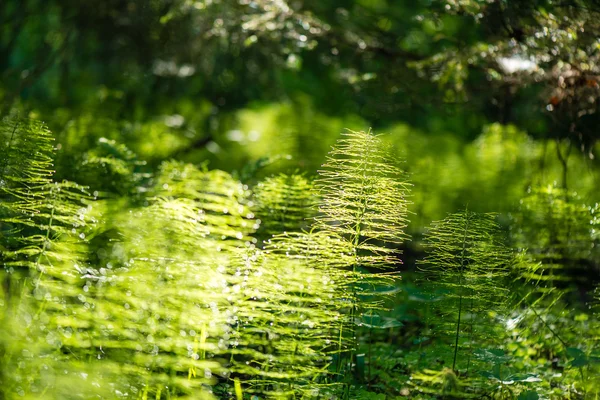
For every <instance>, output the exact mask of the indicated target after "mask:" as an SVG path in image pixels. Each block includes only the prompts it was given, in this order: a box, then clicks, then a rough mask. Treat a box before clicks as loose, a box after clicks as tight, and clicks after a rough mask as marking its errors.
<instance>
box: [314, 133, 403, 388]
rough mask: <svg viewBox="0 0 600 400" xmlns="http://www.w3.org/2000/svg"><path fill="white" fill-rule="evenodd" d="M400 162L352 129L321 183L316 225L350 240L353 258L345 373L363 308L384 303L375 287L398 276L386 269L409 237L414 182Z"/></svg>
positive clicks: (332, 154) (366, 135)
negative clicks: (410, 183)
mask: <svg viewBox="0 0 600 400" xmlns="http://www.w3.org/2000/svg"><path fill="white" fill-rule="evenodd" d="M395 164H396V162H395V160H394V159H393V158H392V154H391V152H390V150H389V149H388V147H386V145H385V143H384V142H383V141H382V140H381V139H380V138H379V137H378V136H375V135H373V134H371V133H370V132H368V133H367V132H353V131H349V132H346V133H345V134H344V137H343V138H342V139H340V140H339V141H338V142H337V145H336V146H334V148H333V149H332V150H331V152H330V153H329V156H328V158H327V162H326V163H325V164H324V165H323V170H321V171H319V175H320V177H319V179H318V180H317V182H316V188H317V190H318V192H319V194H320V196H321V203H320V207H319V211H320V215H319V216H317V218H316V219H315V225H314V227H315V228H316V229H317V230H319V231H321V232H323V233H325V234H330V235H332V236H334V237H339V238H342V239H343V240H345V241H346V242H347V245H348V246H350V249H351V251H350V255H351V258H353V260H351V261H350V260H349V261H350V263H349V264H348V265H347V266H346V267H345V269H346V270H347V271H349V272H350V277H349V279H348V281H347V283H346V288H345V289H344V291H345V292H346V293H350V295H349V296H348V298H349V299H350V304H349V307H348V308H347V313H346V315H345V317H346V318H347V319H348V321H347V322H348V326H349V327H350V329H349V330H348V329H346V330H345V331H343V332H342V334H343V335H344V336H345V337H346V336H347V337H349V338H354V339H351V340H349V341H346V342H347V343H348V345H349V347H347V348H344V349H340V351H341V350H343V353H340V354H339V361H338V365H337V373H338V374H340V375H341V376H344V375H345V376H346V377H349V376H350V375H349V374H348V373H347V372H348V371H349V370H350V369H352V365H353V364H354V363H355V360H354V358H355V355H354V354H355V351H356V348H357V342H356V336H355V327H354V325H360V322H359V321H361V318H360V317H361V313H362V312H363V311H364V310H369V312H371V313H372V310H375V309H378V308H381V298H379V297H377V296H373V293H374V292H376V291H375V290H373V289H374V288H376V287H377V286H381V285H393V280H394V275H393V274H386V273H385V272H381V271H385V270H386V269H387V270H391V269H392V268H393V267H394V265H396V264H397V263H398V262H399V261H400V260H399V259H398V258H397V257H396V255H397V254H398V253H399V250H398V249H397V248H393V246H398V245H399V244H401V243H402V242H403V241H404V240H406V239H407V235H406V234H405V233H404V228H405V227H406V225H407V214H408V200H407V197H408V189H409V184H408V183H407V182H406V180H405V178H404V174H403V172H402V171H401V170H400V169H398V168H397V167H395ZM369 270H371V271H372V270H375V272H369ZM359 298H360V302H359V301H358V299H359ZM345 359H347V360H345ZM355 372H356V371H355ZM359 379H362V378H360V377H359ZM348 389H349V385H348V384H346V385H345V393H344V395H343V396H344V398H347V397H348V396H349V391H348Z"/></svg>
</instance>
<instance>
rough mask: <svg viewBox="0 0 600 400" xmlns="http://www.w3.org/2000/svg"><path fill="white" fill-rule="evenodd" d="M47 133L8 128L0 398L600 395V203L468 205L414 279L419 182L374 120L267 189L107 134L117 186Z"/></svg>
mask: <svg viewBox="0 0 600 400" xmlns="http://www.w3.org/2000/svg"><path fill="white" fill-rule="evenodd" d="M52 140H53V139H52V135H51V133H50V132H49V131H48V130H47V128H46V127H45V125H44V124H42V123H39V122H36V121H31V120H26V119H19V118H7V119H5V120H3V121H2V122H1V125H0V154H2V158H1V159H0V259H1V261H2V265H3V268H2V269H1V270H0V277H1V281H2V290H0V319H1V324H0V359H1V361H2V362H1V363H0V395H1V397H2V398H6V399H13V398H14V399H16V398H29V399H40V398H48V399H75V398H128V399H149V398H153V399H169V398H181V399H183V398H190V399H192V398H193V399H215V398H221V399H229V398H232V399H233V398H235V399H237V400H242V399H262V398H276V399H313V398H314V399H317V398H320V399H379V398H382V399H383V398H386V396H387V398H403V397H407V396H411V397H414V398H422V399H427V398H482V397H488V398H506V399H508V398H511V399H512V398H519V399H538V398H552V399H554V398H556V399H560V398H590V399H591V398H596V397H597V396H598V395H600V386H599V385H598V381H599V380H600V373H599V370H598V363H599V361H600V353H598V348H597V344H598V339H599V338H600V323H599V322H600V320H599V315H598V307H597V305H596V304H597V302H598V295H597V290H598V289H596V292H594V286H595V285H597V284H598V282H579V281H578V280H577V277H576V276H571V274H575V275H576V271H577V268H586V269H588V270H591V271H596V272H598V270H599V268H600V265H599V263H598V262H599V256H598V249H599V245H600V233H599V232H600V226H599V225H600V215H599V213H600V210H599V209H598V205H595V206H586V205H584V204H583V203H582V202H581V201H580V200H578V199H577V198H576V197H575V196H574V195H572V194H570V193H568V192H566V191H561V190H559V189H557V188H553V187H543V188H537V189H532V190H530V191H529V193H528V194H527V196H526V197H525V198H524V199H523V200H522V201H521V204H520V207H519V208H518V210H516V211H515V212H514V213H513V214H512V215H511V218H510V220H509V221H504V222H503V223H500V222H501V221H499V220H498V218H497V217H498V216H497V215H496V214H490V213H487V214H481V213H476V212H472V211H471V210H469V209H468V208H465V209H464V211H462V212H459V213H454V214H451V215H449V216H448V217H447V218H445V219H443V220H440V221H437V222H434V223H433V224H432V225H431V227H430V228H429V229H428V230H427V232H426V233H425V234H424V237H423V239H422V240H421V239H419V238H416V239H415V240H418V241H419V243H420V246H421V247H422V249H423V251H424V253H425V256H424V257H423V258H422V260H421V261H420V262H419V270H418V271H417V272H416V273H414V274H410V273H407V274H406V276H405V277H404V279H405V281H407V282H401V281H400V279H399V278H400V277H399V275H398V272H399V271H400V269H401V265H402V261H401V258H402V248H403V245H404V242H405V241H406V240H408V235H407V234H406V233H405V228H406V226H407V224H408V222H409V219H410V213H409V204H410V202H411V199H410V188H411V185H410V184H409V183H408V180H407V177H406V176H407V175H406V173H404V172H403V171H401V170H400V169H398V168H397V167H396V164H397V163H396V162H395V161H394V160H393V159H392V154H393V153H392V152H391V150H390V148H389V147H388V146H387V145H386V142H385V141H383V140H382V139H381V137H379V136H375V135H373V134H371V133H370V132H369V133H365V132H352V131H349V132H347V133H345V134H344V136H343V138H342V139H340V140H339V141H338V142H337V145H336V146H335V147H334V148H333V150H332V151H331V152H330V155H329V158H328V159H327V161H326V162H325V164H324V165H323V167H322V170H321V171H319V177H318V178H317V179H316V180H314V181H313V180H311V179H309V178H307V177H306V176H303V175H278V176H274V177H270V178H267V179H265V180H263V181H261V182H259V183H257V184H256V185H254V187H252V188H250V187H249V186H247V185H246V184H244V183H242V182H240V181H239V180H237V179H235V178H234V177H233V176H231V175H230V174H228V173H225V172H222V171H219V170H209V169H207V168H206V167H197V166H194V165H191V164H185V163H182V162H178V161H167V162H164V163H163V164H162V165H161V166H160V168H159V169H158V170H157V171H156V172H155V173H152V174H150V173H141V172H140V171H139V170H138V166H139V165H140V164H143V162H141V161H139V160H138V158H137V156H136V155H135V154H133V153H132V152H131V151H129V149H127V148H126V147H125V146H123V145H120V144H118V143H116V142H113V141H110V140H106V139H104V140H103V141H101V143H100V146H99V147H98V148H97V150H94V151H95V153H94V154H90V155H89V156H88V157H87V159H86V160H85V163H84V165H86V166H87V167H89V168H97V167H101V168H103V169H104V171H105V173H106V174H107V175H108V176H112V177H114V180H113V183H112V191H106V192H102V193H99V192H98V191H95V190H94V188H93V187H91V188H87V187H82V186H80V185H77V184H75V183H72V182H67V181H62V182H57V181H55V179H54V178H53V174H54V172H53V170H52V169H53V166H52V162H53V158H54V148H53V143H52ZM505 227H509V228H510V229H509V232H506V231H505V230H504V228H505ZM505 233H509V234H508V235H506V234H505ZM594 293H596V294H594ZM582 337H585V338H586V340H584V341H583V340H581V338H582ZM382 338H384V340H381V339H382Z"/></svg>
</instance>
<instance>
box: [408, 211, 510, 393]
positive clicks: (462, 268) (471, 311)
mask: <svg viewBox="0 0 600 400" xmlns="http://www.w3.org/2000/svg"><path fill="white" fill-rule="evenodd" d="M495 218H496V215H495V214H479V213H474V212H470V211H468V210H466V209H465V211H463V212H461V213H456V214H451V215H449V216H448V217H446V218H445V219H444V220H441V221H436V222H433V223H432V225H431V227H430V228H429V229H428V231H427V232H426V233H425V235H424V241H423V247H424V250H425V252H426V257H425V259H424V260H423V261H422V262H420V270H421V271H422V273H423V276H424V283H425V284H427V285H429V286H430V287H432V288H440V287H442V288H444V289H445V290H446V294H445V296H444V298H443V299H442V300H441V301H439V302H436V303H435V304H434V312H433V313H432V316H431V321H429V323H428V325H430V326H433V332H432V333H433V334H434V335H436V336H438V337H440V338H441V339H442V340H445V348H444V347H440V348H438V349H437V350H439V352H438V353H437V354H436V356H437V358H441V359H444V361H445V362H446V363H447V365H450V364H451V365H452V368H451V371H454V373H455V374H458V373H459V372H463V373H464V374H468V372H469V370H470V369H472V364H473V362H474V361H475V360H473V359H472V357H471V355H472V353H473V352H474V351H475V350H476V349H480V348H482V347H486V346H494V347H495V346H497V345H498V344H499V339H500V338H501V337H502V332H503V331H504V328H503V327H502V326H501V325H500V322H501V319H500V318H498V317H497V316H496V315H497V314H500V315H502V314H503V313H504V306H505V305H506V300H507V298H508V294H509V291H508V288H507V287H506V283H507V282H506V277H507V276H508V273H509V272H510V268H511V265H512V262H513V256H512V252H511V251H510V250H509V249H508V247H506V245H505V244H504V243H503V241H502V236H501V232H500V227H499V226H498V224H497V223H496V221H495ZM500 343H501V342H500ZM448 374H449V372H446V373H444V374H443V376H448ZM429 375H431V374H429ZM434 375H435V374H434ZM424 377H425V376H421V375H419V374H416V375H414V376H413V378H414V381H415V382H416V385H417V388H419V389H420V390H423V391H427V390H428V389H427V388H426V387H425V386H426V385H427V384H428V383H430V382H434V381H435V380H434V381H430V380H429V379H425V378H424ZM419 380H420V383H419ZM421 385H422V386H421ZM452 387H453V389H452V390H455V389H456V388H458V386H457V385H452ZM448 394H449V393H448Z"/></svg>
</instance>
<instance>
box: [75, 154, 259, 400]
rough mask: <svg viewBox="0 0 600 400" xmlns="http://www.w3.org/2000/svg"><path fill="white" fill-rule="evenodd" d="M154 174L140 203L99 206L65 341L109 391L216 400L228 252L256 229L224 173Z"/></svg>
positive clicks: (226, 311)
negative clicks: (92, 259) (91, 261)
mask: <svg viewBox="0 0 600 400" xmlns="http://www.w3.org/2000/svg"><path fill="white" fill-rule="evenodd" d="M155 181H156V185H155V186H156V187H155V188H151V189H150V190H149V193H150V194H151V197H149V198H147V200H146V204H143V206H141V207H136V206H132V205H127V204H126V203H123V202H122V201H117V204H116V205H115V204H112V203H113V201H105V203H106V204H105V205H104V206H103V207H98V208H99V209H100V210H102V215H100V217H102V219H103V220H104V221H105V222H104V224H103V226H102V227H100V228H99V229H98V232H96V239H95V240H96V241H97V242H98V243H97V244H96V246H98V247H100V249H99V250H98V253H99V254H102V255H103V256H102V257H99V259H98V260H96V264H95V265H94V266H93V267H92V266H90V267H88V268H87V269H85V275H84V276H83V278H84V279H85V280H86V284H85V286H83V291H84V292H85V294H81V295H80V296H81V298H82V299H84V300H81V302H83V301H85V303H84V304H81V303H74V304H71V305H70V307H69V310H66V311H67V312H69V313H72V314H71V315H70V316H71V319H70V323H71V324H79V325H78V326H73V331H74V332H76V333H75V334H73V335H72V339H71V340H70V341H68V342H67V343H65V346H64V347H65V348H68V349H69V351H70V353H72V354H75V355H80V357H82V358H83V356H85V355H88V357H87V358H86V359H87V365H86V367H88V368H95V370H94V371H95V373H94V376H99V377H101V378H104V379H103V382H104V383H103V389H106V388H108V389H110V390H109V392H110V395H109V396H107V397H132V396H133V397H136V398H157V399H160V398H175V397H177V398H200V399H212V398H214V396H212V395H211V389H210V385H212V384H214V383H215V382H216V380H217V378H216V377H217V376H219V375H222V376H223V377H226V376H227V375H228V374H227V370H226V369H225V368H224V367H223V366H224V364H225V361H226V359H227V358H226V357H225V356H224V354H225V353H226V352H227V351H228V347H229V342H228V341H227V340H226V339H225V338H227V336H228V334H229V332H230V331H231V327H232V326H233V325H234V324H235V320H234V319H235V315H234V309H233V306H232V304H233V303H234V300H235V299H234V298H233V297H232V290H231V286H232V284H231V281H230V279H229V277H230V275H229V264H230V262H231V261H230V259H231V258H232V257H235V256H236V253H235V248H236V246H235V243H237V244H239V247H243V246H245V244H244V242H243V241H240V240H238V239H237V238H238V237H239V236H242V238H244V237H247V234H248V233H249V232H251V231H252V230H253V229H255V228H254V225H253V222H252V221H250V220H248V217H251V215H249V214H248V213H249V211H248V209H247V208H245V207H244V206H243V205H242V204H241V203H240V202H239V201H238V200H239V199H241V198H243V197H244V195H245V194H244V193H245V191H244V189H243V186H242V185H241V184H240V183H239V182H236V181H235V180H233V179H231V178H230V177H229V178H228V175H227V174H225V173H220V172H218V171H214V172H208V171H201V170H198V169H196V168H194V167H193V166H190V165H186V164H180V163H167V164H165V165H164V166H163V168H161V173H160V174H159V175H158V177H157V178H156V179H155ZM184 189H185V190H184ZM229 210H232V212H231V213H230V212H229ZM108 213H110V214H111V215H110V216H108V215H106V214H108ZM232 214H233V215H232ZM242 214H243V215H244V217H242V216H241V215H242ZM243 225H245V226H246V227H245V228H243V227H242V226H243ZM115 231H116V233H115ZM232 236H233V237H234V238H235V239H234V240H230V239H231V237H232ZM106 238H108V240H106ZM65 323H66V322H65ZM69 328H71V326H69ZM67 346H68V347H67ZM90 353H91V354H90ZM92 393H94V392H92ZM94 394H95V393H94Z"/></svg>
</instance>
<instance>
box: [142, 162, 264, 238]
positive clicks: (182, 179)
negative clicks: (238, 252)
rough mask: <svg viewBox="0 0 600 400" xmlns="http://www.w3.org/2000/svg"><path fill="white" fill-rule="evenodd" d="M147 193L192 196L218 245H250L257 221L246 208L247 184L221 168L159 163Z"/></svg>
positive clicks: (191, 198)
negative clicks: (158, 170)
mask: <svg viewBox="0 0 600 400" xmlns="http://www.w3.org/2000/svg"><path fill="white" fill-rule="evenodd" d="M155 181H156V182H155V185H154V189H152V190H151V192H150V195H156V196H166V197H171V198H186V199H189V200H193V201H194V202H195V203H196V205H197V207H198V208H199V209H200V210H201V212H202V213H203V218H204V221H205V223H206V225H207V227H208V232H207V234H208V236H209V237H211V238H213V239H215V240H216V241H219V242H220V243H221V247H220V248H224V247H232V248H239V247H240V245H241V247H244V246H252V245H254V244H255V243H256V239H254V238H253V237H250V236H249V235H250V233H253V232H254V231H256V230H257V229H258V228H259V226H260V221H259V220H256V219H255V216H254V213H253V212H252V211H251V209H250V205H249V202H250V200H249V196H250V192H249V190H248V186H247V185H244V184H242V183H241V182H239V181H237V180H235V179H233V177H232V176H231V175H230V174H228V173H226V172H223V171H219V170H212V171H208V170H205V169H198V168H196V167H194V166H193V165H191V164H184V163H181V162H176V161H169V162H165V163H163V165H162V166H161V168H160V172H159V174H158V176H157V177H156V178H155Z"/></svg>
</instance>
